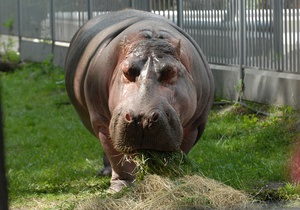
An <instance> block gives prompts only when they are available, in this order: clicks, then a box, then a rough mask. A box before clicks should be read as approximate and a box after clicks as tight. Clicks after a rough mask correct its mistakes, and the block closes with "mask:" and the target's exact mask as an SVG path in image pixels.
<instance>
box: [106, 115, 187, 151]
mask: <svg viewBox="0 0 300 210" xmlns="http://www.w3.org/2000/svg"><path fill="white" fill-rule="evenodd" d="M110 135H111V138H112V141H113V144H114V147H115V149H116V150H117V151H119V152H122V153H128V154H130V153H133V152H135V151H137V150H157V151H177V150H179V149H180V145H181V141H182V136H183V132H182V126H181V124H180V121H179V117H178V115H177V114H176V112H175V111H174V110H172V109H168V110H162V109H152V110H150V111H146V112H143V111H138V112H136V111H134V110H127V111H124V110H122V109H121V110H119V111H117V112H116V113H114V114H113V116H112V120H111V124H110Z"/></svg>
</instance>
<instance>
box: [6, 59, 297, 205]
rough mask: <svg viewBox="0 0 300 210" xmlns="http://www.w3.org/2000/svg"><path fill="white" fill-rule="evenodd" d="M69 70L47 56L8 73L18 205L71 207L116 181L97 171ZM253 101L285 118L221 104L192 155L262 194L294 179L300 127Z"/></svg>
mask: <svg viewBox="0 0 300 210" xmlns="http://www.w3.org/2000/svg"><path fill="white" fill-rule="evenodd" d="M63 75H64V72H63V70H62V69H61V68H55V67H53V66H52V65H51V64H50V63H49V62H48V61H45V62H43V63H41V64H37V63H28V64H25V65H24V66H23V67H22V69H19V70H17V71H15V72H14V73H7V74H4V73H3V74H1V79H2V103H3V110H4V115H5V119H4V122H5V128H4V131H5V145H6V157H7V158H6V162H7V175H8V178H9V191H10V203H11V206H12V207H20V206H30V207H34V206H38V205H40V204H41V203H43V205H42V206H39V207H40V208H39V209H41V208H48V207H49V206H50V207H53V206H55V207H56V208H57V209H72V207H73V205H74V203H76V202H77V201H76V200H78V199H79V200H80V198H83V197H88V196H91V195H94V194H101V195H105V192H104V190H105V189H106V188H107V187H108V186H109V178H101V177H97V176H96V175H97V172H98V170H99V169H100V168H101V167H102V151H101V147H100V143H99V141H98V140H97V139H96V138H95V137H93V136H92V135H91V134H90V133H88V131H87V130H86V129H85V128H84V126H83V125H82V124H81V122H80V120H79V118H78V116H77V114H76V112H75V110H74V109H73V107H72V106H71V105H70V104H69V100H68V97H67V95H66V92H65V89H64V76H63ZM252 106H255V107H256V108H257V109H264V110H265V111H268V112H271V113H275V114H279V115H282V117H277V116H260V115H256V114H255V113H253V112H251V111H249V109H247V108H244V107H242V106H240V105H236V106H224V107H219V106H216V107H214V109H213V110H212V112H211V113H210V116H209V121H208V124H207V129H206V131H205V133H204V135H203V137H202V138H201V139H200V141H199V142H198V144H197V145H196V146H195V147H194V148H193V150H192V151H191V153H190V154H189V159H191V160H193V161H195V162H197V163H198V164H199V168H200V171H201V173H203V174H204V175H205V176H207V177H209V178H213V179H216V180H218V181H221V182H224V183H226V184H228V185H230V186H233V187H234V188H237V189H242V190H245V191H247V192H250V193H254V194H255V193H256V192H258V191H259V190H260V189H261V187H262V186H264V185H266V184H268V183H270V182H286V181H288V180H287V176H286V164H287V160H288V159H289V158H290V157H289V155H290V149H291V145H292V143H293V141H295V139H296V138H297V136H298V137H299V134H297V133H296V132H295V122H296V120H297V118H296V117H295V116H296V115H295V112H294V111H292V110H291V109H290V108H289V107H284V108H277V107H275V106H271V107H267V106H262V105H259V104H252ZM229 107H230V108H231V109H230V110H227V111H224V109H226V108H229ZM289 188H292V187H290V185H289ZM292 189H293V188H292ZM290 191H291V190H290ZM293 192H294V191H293ZM41 200H42V201H43V202H38V201H41ZM47 203H54V204H51V205H50V204H49V205H48V206H47V205H46V204H47Z"/></svg>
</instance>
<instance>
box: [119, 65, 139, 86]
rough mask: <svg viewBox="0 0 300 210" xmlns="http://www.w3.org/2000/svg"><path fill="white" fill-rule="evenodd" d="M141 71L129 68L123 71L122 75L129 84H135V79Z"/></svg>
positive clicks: (132, 67) (136, 67)
mask: <svg viewBox="0 0 300 210" xmlns="http://www.w3.org/2000/svg"><path fill="white" fill-rule="evenodd" d="M140 72H141V69H140V68H139V67H138V66H134V65H132V66H129V68H125V69H123V74H124V76H125V77H126V79H128V81H129V82H135V80H136V78H137V77H138V76H139V75H140Z"/></svg>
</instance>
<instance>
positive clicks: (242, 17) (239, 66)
mask: <svg viewBox="0 0 300 210" xmlns="http://www.w3.org/2000/svg"><path fill="white" fill-rule="evenodd" d="M299 7H300V0H264V1H257V0H245V1H244V0H243V1H241V0H85V1H82V0H64V1H61V0H38V1H36V0H0V23H1V26H0V34H6V35H14V36H17V37H18V43H19V51H20V56H21V58H22V59H24V60H32V61H42V60H45V59H49V56H50V55H53V62H54V63H55V64H57V65H60V66H63V65H64V59H65V55H66V51H67V47H68V43H69V42H70V40H71V38H72V36H73V35H74V33H75V32H76V30H78V28H79V27H80V26H81V25H82V24H83V23H84V22H86V21H87V20H88V19H90V18H92V17H95V16H97V15H100V14H102V13H105V12H107V11H115V10H120V9H125V8H135V9H140V10H146V11H151V12H154V13H157V14H160V15H163V16H165V17H167V18H169V19H171V20H172V21H174V22H175V23H177V24H178V25H179V26H180V27H182V28H183V29H184V30H185V31H187V32H188V33H189V34H190V35H191V36H192V37H193V38H194V39H195V40H196V41H197V43H198V44H199V45H200V47H201V48H202V50H203V52H204V54H205V55H206V57H207V59H208V61H209V63H210V64H211V67H212V70H213V73H214V78H215V81H216V84H217V88H216V95H218V96H220V97H225V98H228V99H233V100H237V99H238V98H239V97H241V98H243V99H246V100H253V101H257V102H263V103H276V104H281V105H285V104H287V105H292V106H294V107H296V108H300V94H299V93H298V92H299V90H300V84H299V83H300V68H299V67H300V52H299V49H300V42H299V41H300V39H299V38H300V37H299V26H300V21H299V18H300V11H299ZM8 22H13V24H11V25H12V27H8V25H9V24H3V23H8Z"/></svg>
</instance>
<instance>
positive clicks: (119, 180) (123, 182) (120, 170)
mask: <svg viewBox="0 0 300 210" xmlns="http://www.w3.org/2000/svg"><path fill="white" fill-rule="evenodd" d="M99 139H100V142H101V145H102V148H103V151H104V153H105V155H106V157H107V159H108V160H109V163H110V166H111V175H112V176H111V180H110V187H109V191H113V192H119V191H120V190H121V189H122V188H124V187H126V186H128V185H130V184H131V183H132V182H133V181H134V179H135V176H134V174H135V172H134V170H135V164H134V163H133V162H128V161H124V154H121V153H119V152H117V151H116V150H115V149H114V148H113V145H112V141H111V139H110V138H108V137H107V136H105V135H104V134H102V133H99Z"/></svg>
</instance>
